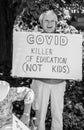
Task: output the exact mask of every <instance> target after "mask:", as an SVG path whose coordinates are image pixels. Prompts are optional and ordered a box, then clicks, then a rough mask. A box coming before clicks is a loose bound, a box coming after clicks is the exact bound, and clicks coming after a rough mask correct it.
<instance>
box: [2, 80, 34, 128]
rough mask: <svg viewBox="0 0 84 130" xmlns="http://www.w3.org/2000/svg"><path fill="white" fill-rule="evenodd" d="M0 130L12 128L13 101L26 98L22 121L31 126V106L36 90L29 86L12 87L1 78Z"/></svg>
mask: <svg viewBox="0 0 84 130" xmlns="http://www.w3.org/2000/svg"><path fill="white" fill-rule="evenodd" d="M0 90H1V91H0V130H6V129H7V128H9V129H7V130H12V103H13V102H14V101H16V100H17V101H21V100H24V112H23V115H22V117H21V119H20V120H21V121H22V122H23V123H24V124H25V125H26V126H27V127H28V128H29V121H30V115H29V114H30V106H31V103H32V102H33V100H34V92H33V91H32V89H30V88H27V87H24V86H23V87H17V88H15V87H10V85H9V83H8V82H6V81H2V80H0Z"/></svg>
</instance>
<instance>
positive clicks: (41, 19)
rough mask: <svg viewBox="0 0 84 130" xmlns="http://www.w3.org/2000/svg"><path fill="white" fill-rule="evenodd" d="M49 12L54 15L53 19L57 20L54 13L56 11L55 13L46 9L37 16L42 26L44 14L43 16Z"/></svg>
mask: <svg viewBox="0 0 84 130" xmlns="http://www.w3.org/2000/svg"><path fill="white" fill-rule="evenodd" d="M49 14H53V15H54V17H55V20H56V21H58V17H57V15H56V13H55V12H54V11H53V10H48V11H46V12H44V13H42V14H41V15H40V17H39V22H40V25H41V26H42V23H43V19H44V16H45V15H49Z"/></svg>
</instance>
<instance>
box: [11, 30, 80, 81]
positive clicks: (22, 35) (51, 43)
mask: <svg viewBox="0 0 84 130" xmlns="http://www.w3.org/2000/svg"><path fill="white" fill-rule="evenodd" d="M12 76H17V77H31V78H47V79H74V80H78V79H79V80H81V79H82V35H81V34H54V33H35V32H16V31H15V32H14V33H13V66H12Z"/></svg>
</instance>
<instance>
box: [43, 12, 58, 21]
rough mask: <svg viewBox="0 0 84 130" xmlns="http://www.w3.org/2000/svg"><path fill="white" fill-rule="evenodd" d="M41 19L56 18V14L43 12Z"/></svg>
mask: <svg viewBox="0 0 84 130" xmlns="http://www.w3.org/2000/svg"><path fill="white" fill-rule="evenodd" d="M43 19H44V20H45V19H48V20H57V16H56V15H55V14H54V13H50V14H45V15H44V18H43Z"/></svg>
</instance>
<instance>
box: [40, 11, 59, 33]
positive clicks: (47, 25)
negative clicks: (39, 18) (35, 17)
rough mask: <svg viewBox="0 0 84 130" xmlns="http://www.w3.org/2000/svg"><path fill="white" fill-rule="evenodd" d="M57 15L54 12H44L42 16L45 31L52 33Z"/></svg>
mask: <svg viewBox="0 0 84 130" xmlns="http://www.w3.org/2000/svg"><path fill="white" fill-rule="evenodd" d="M56 21H57V17H56V16H55V14H54V13H50V14H45V16H44V17H43V23H42V25H43V29H44V31H45V32H48V33H52V32H54V31H55V29H56Z"/></svg>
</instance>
